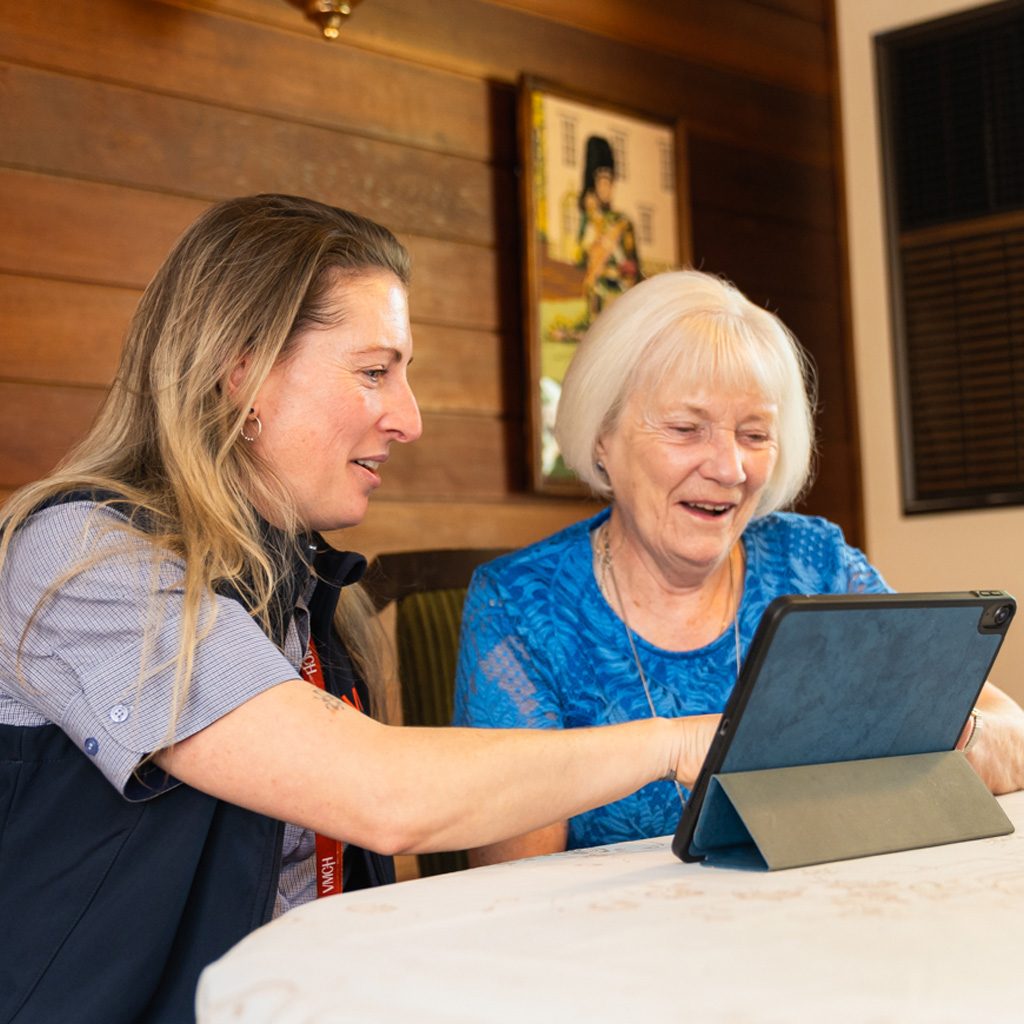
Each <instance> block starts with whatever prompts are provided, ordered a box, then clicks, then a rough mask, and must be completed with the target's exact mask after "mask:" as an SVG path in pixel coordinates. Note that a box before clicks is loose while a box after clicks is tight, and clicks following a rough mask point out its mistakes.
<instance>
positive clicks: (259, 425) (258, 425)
mask: <svg viewBox="0 0 1024 1024" xmlns="http://www.w3.org/2000/svg"><path fill="white" fill-rule="evenodd" d="M250 416H251V418H252V419H254V420H255V421H256V433H255V434H253V435H252V436H251V437H250V436H249V435H248V434H247V433H246V432H245V427H246V424H247V423H248V422H249V421H248V419H247V420H246V421H245V423H243V424H242V427H241V429H240V430H239V431H238V432H239V433H240V434H241V435H242V440H243V441H248V442H249V443H250V444H252V442H253V441H255V440H256V439H257V438H258V437H259V436H260V434H262V433H263V422H262V420H260V418H259V416H257V415H256V413H250Z"/></svg>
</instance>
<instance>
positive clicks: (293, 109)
mask: <svg viewBox="0 0 1024 1024" xmlns="http://www.w3.org/2000/svg"><path fill="white" fill-rule="evenodd" d="M274 4H275V6H277V5H279V6H280V8H281V13H282V14H284V15H285V17H284V18H283V19H282V27H285V26H287V27H288V28H294V29H295V31H284V32H282V31H279V30H276V29H274V28H267V27H265V26H263V25H261V24H259V23H258V22H254V21H253V20H251V15H252V11H251V10H249V11H246V7H247V6H248V0H246V3H245V4H243V5H242V10H243V12H245V13H246V14H247V15H248V16H247V17H243V18H234V17H221V16H218V15H216V14H210V13H208V12H203V11H201V10H190V9H188V8H181V7H177V6H174V5H173V4H170V3H163V2H161V0H147V2H146V3H137V2H135V0H90V2H89V3H88V4H70V5H68V6H67V7H66V9H64V10H62V12H61V20H60V31H59V32H55V31H54V24H53V15H52V11H47V10H45V9H44V8H43V7H42V6H40V5H38V4H3V5H0V57H3V58H6V59H7V60H10V61H16V62H18V63H21V64H26V65H31V66H35V67H40V68H49V69H52V70H55V71H61V72H65V73H70V74H77V75H81V76H85V77H92V78H97V79H101V80H103V81H106V82H117V83H121V84H125V85H134V86H139V87H141V88H143V89H146V90H149V91H152V92H159V93H163V94H165V95H167V96H178V97H183V98H191V99H195V100H199V101H203V102H206V101H210V100H215V102H216V103H217V105H219V106H222V107H224V108H229V109H234V110H238V111H248V112H250V113H257V114H261V115H276V116H279V117H281V118H282V119H285V120H289V121H294V122H301V123H305V124H311V125H320V126H321V127H328V128H332V129H346V130H354V131H358V132H362V133H363V134H366V135H368V136H373V137H376V138H382V139H391V140H393V141H400V142H404V143H407V144H410V145H415V146H419V147H422V148H427V149H434V150H440V151H443V152H450V153H455V154H462V155H464V156H467V157H472V158H475V159H479V160H489V159H491V158H492V156H493V154H492V152H491V149H490V139H489V138H488V136H487V134H486V133H485V132H484V131H483V130H482V128H481V126H482V125H485V124H486V123H487V117H488V110H489V99H488V89H487V85H486V83H485V82H483V81H481V80H474V79H471V78H467V77H466V76H463V75H451V74H444V73H438V72H436V71H432V70H430V69H429V68H426V67H422V66H417V65H414V64H410V63H408V62H404V61H395V60H391V59H389V58H388V57H387V56H381V55H378V54H374V53H371V52H366V51H365V50H360V49H358V48H354V47H351V46H347V45H345V44H344V43H341V44H339V45H338V46H336V47H331V46H328V45H326V44H325V43H324V42H323V40H321V39H318V38H317V37H316V36H315V35H313V34H311V33H308V32H306V31H305V30H304V24H303V17H302V14H301V12H299V11H296V10H294V9H292V10H289V9H288V8H287V7H286V6H285V4H284V3H283V2H282V0H274ZM310 27H311V28H312V26H310ZM147 134H151V133H147ZM245 150H246V152H247V153H248V154H249V156H251V157H253V158H254V159H255V158H256V157H257V156H258V154H256V153H255V152H253V150H252V147H250V146H246V147H245ZM508 155H509V154H505V156H506V157H507V156H508ZM325 162H327V160H326V157H325Z"/></svg>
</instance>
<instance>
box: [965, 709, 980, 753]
mask: <svg viewBox="0 0 1024 1024" xmlns="http://www.w3.org/2000/svg"><path fill="white" fill-rule="evenodd" d="M971 721H972V723H973V724H972V725H971V735H970V736H968V737H967V742H966V743H965V744H964V746H963V752H964V753H965V754H966V753H967V751H969V750H971V749H972V748H973V747H974V746H975V744H977V742H978V733H979V732H980V731H981V723H982V715H981V712H980V711H979V710H978V709H977V708H971Z"/></svg>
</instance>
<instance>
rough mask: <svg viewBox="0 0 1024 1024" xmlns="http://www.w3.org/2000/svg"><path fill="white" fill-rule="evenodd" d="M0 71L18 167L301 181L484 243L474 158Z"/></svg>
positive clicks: (426, 229)
mask: <svg viewBox="0 0 1024 1024" xmlns="http://www.w3.org/2000/svg"><path fill="white" fill-rule="evenodd" d="M0 74H2V75H3V80H4V88H3V89H2V90H0V122H2V123H3V124H5V125H7V126H8V128H7V131H6V136H5V140H4V149H5V152H6V155H7V159H8V160H9V161H10V162H11V163H14V164H16V165H18V166H22V167H31V168H33V169H34V170H36V171H45V172H47V173H51V174H60V175H64V176H67V177H72V178H87V179H91V180H100V181H106V182H114V183H117V184H125V185H134V186H139V187H143V188H149V189H153V190H158V191H161V192H178V193H187V194H191V195H197V196H202V197H204V198H226V197H228V196H233V195H239V194H246V193H251V192H257V191H279V192H291V193H304V192H307V191H309V190H310V188H311V187H312V188H313V189H314V190H315V192H316V195H317V197H318V198H320V199H322V200H323V201H324V202H329V203H334V204H336V205H339V206H347V207H349V208H350V209H353V210H355V211H357V212H359V213H362V214H364V215H365V216H368V217H372V218H374V219H375V220H379V221H382V222H386V223H387V224H388V226H389V227H390V228H391V229H392V230H394V231H410V230H412V231H415V232H417V233H419V234H426V235H430V236H432V237H435V238H453V239H461V240H465V239H471V240H473V241H474V242H477V243H479V244H481V245H491V244H493V242H494V235H493V230H494V228H493V225H494V219H493V217H492V208H493V207H494V205H495V204H494V199H493V197H492V194H491V189H492V187H493V184H494V175H493V173H492V171H491V169H490V168H488V167H487V166H486V165H485V164H483V163H482V162H480V161H479V160H469V159H466V158H464V157H456V156H449V155H447V154H441V153H431V152H428V151H422V152H418V153H417V154H416V158H415V160H410V158H409V152H408V149H407V148H406V147H405V146H400V145H398V144H396V143H393V142H381V141H379V140H376V139H367V138H365V137H362V136H358V135H347V134H344V133H342V132H338V131H334V130H330V129H327V128H321V127H319V126H313V125H308V124H303V123H299V122H294V121H284V120H281V119H279V118H271V117H263V116H259V115H255V114H250V113H241V112H239V111H236V110H233V109H230V108H224V107H219V106H213V105H210V104H208V103H199V102H194V101H190V100H183V99H180V98H178V97H173V96H163V95H158V94H154V93H149V92H140V91H139V90H138V89H132V88H126V87H124V86H114V85H108V84H106V83H103V82H96V81H92V80H89V79H82V78H73V77H71V76H68V75H61V74H56V73H54V72H44V71H37V70H36V69H34V68H19V67H11V66H6V67H0ZM152 125H160V131H159V132H153V131H152V130H151V126H152ZM480 130H481V132H483V131H484V125H481V126H480ZM505 190H506V191H509V192H510V191H511V190H512V183H511V180H509V181H508V182H507V183H506V184H505Z"/></svg>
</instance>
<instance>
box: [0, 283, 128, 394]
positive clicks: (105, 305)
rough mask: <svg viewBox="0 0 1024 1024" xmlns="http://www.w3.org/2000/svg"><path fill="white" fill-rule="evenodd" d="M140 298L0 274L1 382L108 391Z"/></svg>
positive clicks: (119, 291)
mask: <svg viewBox="0 0 1024 1024" xmlns="http://www.w3.org/2000/svg"><path fill="white" fill-rule="evenodd" d="M139 294H140V293H139V292H138V291H137V290H135V289H132V288H111V287H107V286H103V285H90V284H78V283H76V282H73V281H55V280H52V279H48V278H35V277H20V276H16V275H13V274H3V273H0V324H3V344H2V345H0V378H12V377H15V378H18V379H20V380H24V381H35V382H37V383H56V384H90V385H93V386H94V387H106V386H107V385H108V384H109V383H110V381H111V379H112V378H113V376H114V370H115V369H116V368H117V360H118V356H119V353H120V351H121V339H122V338H123V336H124V329H125V327H126V326H127V324H128V321H129V319H130V318H131V315H132V313H133V311H134V310H135V304H136V303H137V302H138V300H139Z"/></svg>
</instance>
